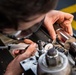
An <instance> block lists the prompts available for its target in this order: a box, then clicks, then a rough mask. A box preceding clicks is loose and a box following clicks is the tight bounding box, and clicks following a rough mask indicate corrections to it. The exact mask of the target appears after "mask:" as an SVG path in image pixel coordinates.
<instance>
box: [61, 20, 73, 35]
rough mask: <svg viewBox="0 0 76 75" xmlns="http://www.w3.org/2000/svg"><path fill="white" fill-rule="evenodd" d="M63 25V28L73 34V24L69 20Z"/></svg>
mask: <svg viewBox="0 0 76 75" xmlns="http://www.w3.org/2000/svg"><path fill="white" fill-rule="evenodd" d="M61 26H62V27H63V29H64V30H65V31H66V32H67V33H69V34H70V35H73V30H72V25H71V23H69V21H68V20H66V21H64V22H63V23H62V24H61Z"/></svg>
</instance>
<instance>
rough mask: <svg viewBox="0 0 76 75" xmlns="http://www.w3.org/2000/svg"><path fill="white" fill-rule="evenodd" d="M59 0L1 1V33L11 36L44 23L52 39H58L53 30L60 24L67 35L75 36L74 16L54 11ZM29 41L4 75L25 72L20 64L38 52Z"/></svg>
mask: <svg viewBox="0 0 76 75" xmlns="http://www.w3.org/2000/svg"><path fill="white" fill-rule="evenodd" d="M57 2H58V0H0V18H1V19H0V32H2V33H5V34H11V33H12V32H14V31H19V30H21V31H26V32H27V30H28V29H30V28H31V27H33V26H36V25H37V23H39V22H41V21H42V20H43V21H44V27H45V28H46V29H47V30H48V32H49V34H50V36H51V38H52V39H53V40H54V39H55V38H56V33H55V30H54V28H53V24H54V23H58V24H59V25H60V26H61V27H62V28H63V29H64V30H65V31H66V32H67V33H69V34H70V35H73V32H72V27H71V22H72V20H73V15H71V14H69V13H65V12H61V11H57V10H54V9H55V7H56V5H57ZM24 41H29V43H30V46H29V47H28V48H27V50H26V51H25V52H24V53H22V54H20V55H18V56H16V58H14V60H12V61H11V62H10V64H9V65H8V66H7V69H6V72H5V74H4V75H20V74H21V73H22V72H23V69H22V68H21V66H20V64H19V62H20V61H22V60H24V59H26V58H29V57H30V56H31V55H32V54H34V53H35V52H36V49H35V47H36V43H34V42H31V41H30V40H27V39H25V40H24Z"/></svg>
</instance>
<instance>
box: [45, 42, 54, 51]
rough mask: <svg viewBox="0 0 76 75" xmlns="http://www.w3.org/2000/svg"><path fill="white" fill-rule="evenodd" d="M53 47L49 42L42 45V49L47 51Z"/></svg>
mask: <svg viewBox="0 0 76 75" xmlns="http://www.w3.org/2000/svg"><path fill="white" fill-rule="evenodd" d="M51 48H53V45H52V44H51V43H47V44H46V45H45V47H44V49H45V50H46V51H47V50H49V49H51Z"/></svg>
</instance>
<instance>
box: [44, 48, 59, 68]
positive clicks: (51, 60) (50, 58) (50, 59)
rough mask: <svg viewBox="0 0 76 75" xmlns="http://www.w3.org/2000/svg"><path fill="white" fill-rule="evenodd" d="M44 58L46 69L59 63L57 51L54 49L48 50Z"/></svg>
mask: <svg viewBox="0 0 76 75" xmlns="http://www.w3.org/2000/svg"><path fill="white" fill-rule="evenodd" d="M45 57H46V58H45V59H46V63H47V66H48V67H53V66H56V65H57V64H59V62H60V61H59V60H60V59H59V56H58V51H57V50H56V49H55V48H51V49H50V50H48V52H47V54H46V56H45Z"/></svg>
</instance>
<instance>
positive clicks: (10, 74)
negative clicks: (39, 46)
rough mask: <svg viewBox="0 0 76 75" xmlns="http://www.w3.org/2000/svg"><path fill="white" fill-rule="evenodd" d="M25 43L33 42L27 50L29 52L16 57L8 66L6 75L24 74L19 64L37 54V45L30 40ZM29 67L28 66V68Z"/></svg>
mask: <svg viewBox="0 0 76 75" xmlns="http://www.w3.org/2000/svg"><path fill="white" fill-rule="evenodd" d="M24 41H25V42H31V44H30V46H29V47H28V48H27V50H26V51H25V52H24V53H22V54H20V55H18V56H16V57H15V58H14V60H13V61H12V62H11V63H10V64H9V65H8V66H7V69H6V72H5V74H4V75H20V74H21V73H22V72H23V69H22V68H21V66H20V64H19V62H20V61H22V60H24V59H27V58H29V57H30V56H32V55H33V54H34V53H35V52H36V44H35V43H33V42H32V41H30V40H28V41H27V40H24ZM26 67H27V66H26Z"/></svg>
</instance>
